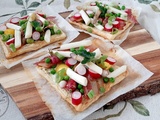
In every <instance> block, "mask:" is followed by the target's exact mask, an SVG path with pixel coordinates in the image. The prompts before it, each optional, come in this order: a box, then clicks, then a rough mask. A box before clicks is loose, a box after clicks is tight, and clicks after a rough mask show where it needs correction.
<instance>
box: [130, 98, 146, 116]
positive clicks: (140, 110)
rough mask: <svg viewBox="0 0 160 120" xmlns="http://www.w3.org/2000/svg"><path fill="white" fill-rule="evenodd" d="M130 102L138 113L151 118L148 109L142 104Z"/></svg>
mask: <svg viewBox="0 0 160 120" xmlns="http://www.w3.org/2000/svg"><path fill="white" fill-rule="evenodd" d="M128 102H129V103H130V104H131V105H132V107H133V108H134V110H135V111H136V112H137V113H139V114H141V115H144V116H149V111H148V109H147V108H146V107H145V106H144V105H143V104H142V103H140V102H138V101H135V100H129V101H128Z"/></svg>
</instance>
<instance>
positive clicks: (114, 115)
mask: <svg viewBox="0 0 160 120" xmlns="http://www.w3.org/2000/svg"><path fill="white" fill-rule="evenodd" d="M126 106H127V102H126V101H125V104H124V106H123V108H122V109H121V110H120V111H119V112H118V113H116V114H112V115H107V116H105V117H104V118H99V119H95V120H106V119H108V118H112V117H118V116H120V115H121V114H122V112H123V111H124V109H125V108H126Z"/></svg>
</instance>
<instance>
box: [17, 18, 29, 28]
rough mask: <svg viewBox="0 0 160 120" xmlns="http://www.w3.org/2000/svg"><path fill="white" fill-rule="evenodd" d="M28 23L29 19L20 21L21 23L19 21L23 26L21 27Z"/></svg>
mask: <svg viewBox="0 0 160 120" xmlns="http://www.w3.org/2000/svg"><path fill="white" fill-rule="evenodd" d="M27 21H28V20H27V19H24V20H20V21H19V25H20V26H21V25H23V24H25V23H27Z"/></svg>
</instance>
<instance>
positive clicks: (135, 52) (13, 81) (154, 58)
mask: <svg viewBox="0 0 160 120" xmlns="http://www.w3.org/2000/svg"><path fill="white" fill-rule="evenodd" d="M86 37H89V35H86V34H84V33H81V34H80V36H78V38H76V39H75V40H80V39H84V38H86ZM120 46H121V47H122V48H124V49H125V50H126V51H127V52H128V53H129V54H131V55H132V56H133V57H134V58H135V59H136V60H138V61H139V62H141V63H142V64H143V65H144V66H145V67H146V68H147V69H149V70H150V71H152V72H153V73H154V75H153V76H152V77H151V78H149V79H148V80H147V81H146V82H144V83H143V84H141V85H140V86H138V87H137V88H136V89H134V90H132V91H130V92H128V93H126V94H124V95H122V96H120V97H118V98H117V99H115V100H113V101H111V102H110V103H108V104H109V105H110V104H115V103H117V102H118V101H122V100H128V99H131V98H135V97H139V96H143V95H147V94H151V95H153V94H155V93H157V92H159V91H160V45H159V44H158V43H156V42H155V41H154V40H153V39H152V37H151V36H150V34H149V33H148V32H147V31H146V30H144V29H143V28H141V26H140V25H139V24H136V25H135V26H134V27H133V28H132V29H131V32H130V34H129V36H128V38H127V39H126V40H125V41H124V42H123V43H122V44H121V45H120ZM0 83H1V84H2V85H3V86H4V87H5V88H6V90H7V91H8V93H9V94H10V95H11V96H12V98H13V99H14V101H15V102H16V104H17V106H18V107H19V109H20V110H21V111H22V113H23V115H24V116H25V117H26V118H27V119H29V120H42V119H43V120H52V119H53V116H52V114H51V112H50V110H49V109H48V107H47V106H46V105H45V103H44V102H43V101H42V99H41V97H40V96H39V94H38V92H37V89H36V88H35V85H34V83H33V82H32V81H31V80H30V79H29V78H28V77H27V75H26V73H25V72H24V70H23V67H22V65H20V64H19V65H17V66H15V67H13V68H11V69H10V70H7V69H6V68H4V67H3V66H0ZM106 104H107V103H106Z"/></svg>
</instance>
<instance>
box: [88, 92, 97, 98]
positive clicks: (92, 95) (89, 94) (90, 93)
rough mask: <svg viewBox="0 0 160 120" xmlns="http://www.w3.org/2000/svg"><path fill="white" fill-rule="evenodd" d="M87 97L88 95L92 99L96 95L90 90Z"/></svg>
mask: <svg viewBox="0 0 160 120" xmlns="http://www.w3.org/2000/svg"><path fill="white" fill-rule="evenodd" d="M87 95H88V97H89V98H90V99H92V98H93V97H94V95H95V94H94V92H93V90H90V91H89V92H88V94H87Z"/></svg>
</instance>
